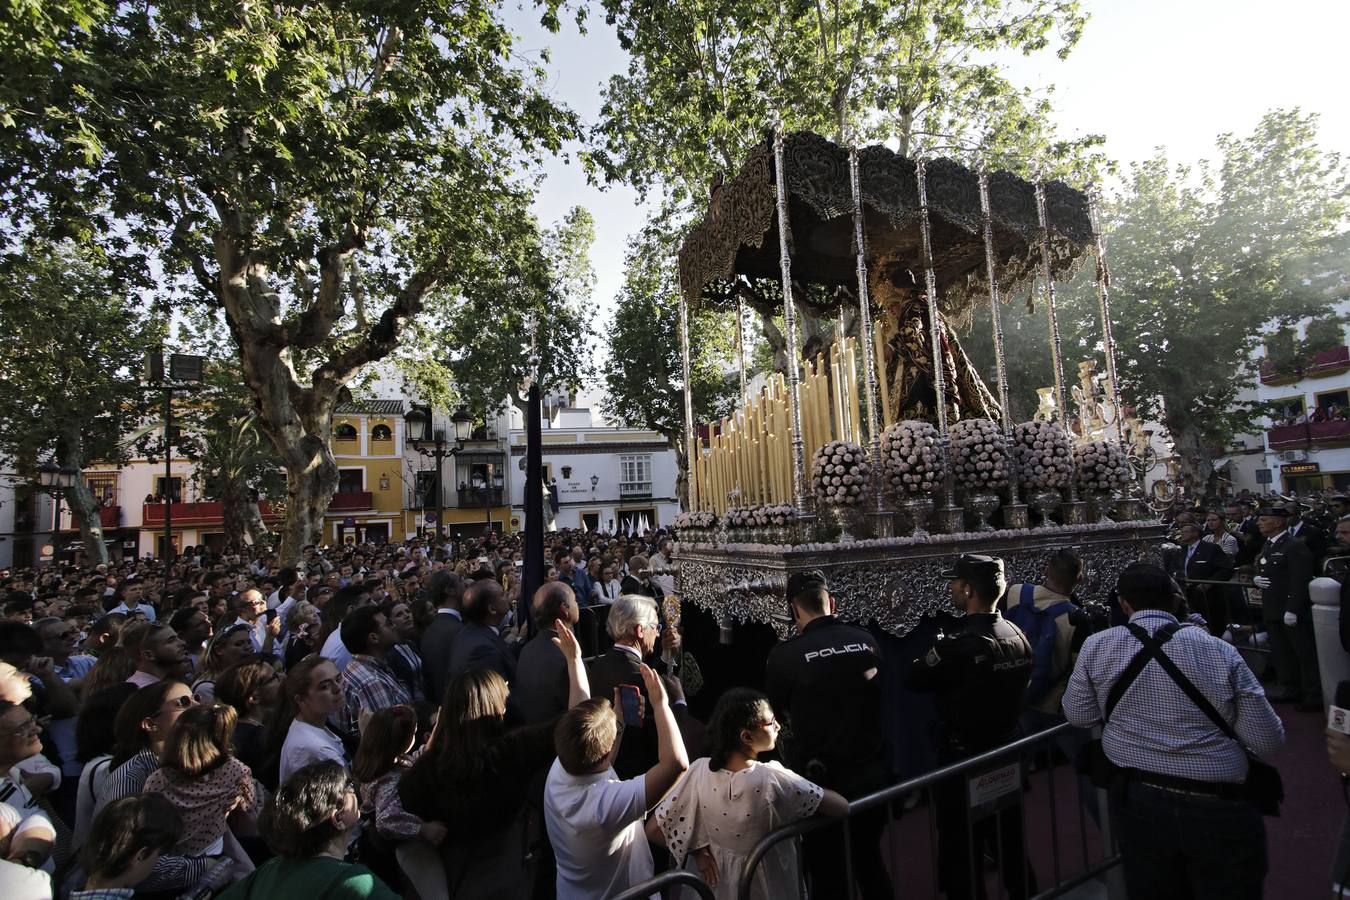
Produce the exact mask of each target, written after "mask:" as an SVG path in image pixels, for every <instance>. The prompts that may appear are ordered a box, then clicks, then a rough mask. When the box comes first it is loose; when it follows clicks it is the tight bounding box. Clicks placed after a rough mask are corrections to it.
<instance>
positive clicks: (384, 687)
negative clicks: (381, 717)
mask: <svg viewBox="0 0 1350 900" xmlns="http://www.w3.org/2000/svg"><path fill="white" fill-rule="evenodd" d="M342 693H343V694H345V695H346V698H347V699H346V702H344V703H343V705H342V709H341V710H340V711H339V712H338V716H337V724H338V730H339V732H341V733H342V734H345V735H348V736H349V737H356V736H357V732H358V728H357V724H358V722H359V721H360V717H361V710H363V709H368V710H370V711H371V712H375V711H376V710H380V709H388V708H389V707H391V706H400V705H402V706H410V705H412V697H411V696H409V694H408V689H407V688H406V687H404V686H403V683H402V682H401V681H399V680H398V678H396V677H395V676H394V671H393V670H392V669H390V668H389V664H388V663H386V662H385V661H384V660H382V659H376V658H375V657H373V656H367V655H366V654H364V653H358V654H356V655H355V656H353V657H352V661H351V664H350V665H348V666H347V668H346V669H345V670H344V671H343V673H342Z"/></svg>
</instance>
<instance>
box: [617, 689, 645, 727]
mask: <svg viewBox="0 0 1350 900" xmlns="http://www.w3.org/2000/svg"><path fill="white" fill-rule="evenodd" d="M641 697H642V694H641V693H640V692H639V691H638V687H637V685H635V684H621V685H619V705H620V706H621V707H622V708H623V724H625V725H636V726H638V727H639V728H640V727H642V711H641Z"/></svg>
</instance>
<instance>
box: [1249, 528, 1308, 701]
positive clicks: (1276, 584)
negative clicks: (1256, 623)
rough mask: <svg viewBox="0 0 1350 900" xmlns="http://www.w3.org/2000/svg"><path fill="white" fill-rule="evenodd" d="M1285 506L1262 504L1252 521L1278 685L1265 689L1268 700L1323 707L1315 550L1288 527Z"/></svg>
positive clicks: (1263, 613)
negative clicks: (1312, 592) (1312, 591)
mask: <svg viewBox="0 0 1350 900" xmlns="http://www.w3.org/2000/svg"><path fill="white" fill-rule="evenodd" d="M1289 520H1290V514H1289V507H1288V506H1265V507H1262V508H1261V509H1259V510H1257V511H1256V523H1257V525H1258V527H1260V529H1261V536H1262V537H1264V538H1265V539H1266V542H1265V544H1263V545H1262V547H1261V550H1260V551H1259V552H1258V553H1257V556H1256V570H1257V574H1256V577H1255V578H1253V579H1252V581H1253V582H1254V583H1255V584H1256V586H1257V587H1259V588H1260V589H1261V620H1262V622H1263V623H1264V624H1265V626H1266V636H1267V638H1268V639H1269V642H1270V656H1271V662H1273V663H1275V675H1276V677H1277V678H1278V679H1279V687H1278V688H1276V689H1274V690H1270V691H1266V698H1267V699H1269V700H1270V701H1271V702H1274V703H1280V702H1294V703H1297V704H1298V705H1297V707H1296V708H1297V709H1299V710H1304V711H1317V710H1320V709H1321V708H1322V679H1321V676H1320V674H1319V672H1318V668H1317V640H1316V638H1315V637H1314V636H1313V627H1312V600H1311V598H1310V597H1309V596H1308V582H1310V581H1312V579H1313V554H1312V552H1311V551H1310V550H1309V549H1308V546H1307V545H1306V544H1304V543H1303V541H1301V540H1299V539H1298V538H1297V537H1295V536H1294V534H1293V532H1292V531H1291V530H1290V528H1289Z"/></svg>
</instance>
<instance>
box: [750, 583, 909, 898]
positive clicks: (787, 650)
mask: <svg viewBox="0 0 1350 900" xmlns="http://www.w3.org/2000/svg"><path fill="white" fill-rule="evenodd" d="M787 595H788V605H789V608H790V610H791V612H792V619H793V621H794V622H795V623H796V626H797V635H796V637H793V638H790V639H789V640H786V641H784V642H783V643H781V644H779V645H778V646H776V647H774V648H773V651H772V652H770V654H769V660H768V664H767V671H766V673H765V693H767V694H768V696H769V702H770V703H772V704H773V708H774V710H775V711H776V712H777V713H778V715H779V716H780V717H781V716H786V718H787V725H788V728H789V729H790V731H791V735H790V739H789V740H786V741H785V742H784V746H783V752H784V756H785V757H786V759H787V761H788V764H789V765H790V766H791V767H792V768H793V769H795V770H796V771H797V772H799V773H800V774H802V775H804V776H806V777H807V778H810V779H811V780H812V781H814V782H816V783H817V784H819V785H821V786H822V787H827V788H830V789H832V790H835V791H838V792H839V793H841V794H843V795H844V796H845V797H848V798H849V799H854V798H857V797H860V796H862V795H864V794H868V793H871V792H872V791H875V790H880V789H881V788H883V787H885V786H886V784H887V782H888V777H887V776H888V773H887V771H886V766H885V761H884V759H885V757H884V754H883V746H882V736H881V651H880V648H879V647H878V646H877V643H876V641H875V640H874V639H873V638H872V635H870V634H868V633H867V632H866V631H864V630H862V629H861V628H855V627H854V626H852V625H846V624H844V623H843V622H840V621H839V620H838V619H836V618H835V615H834V612H835V607H834V598H832V597H831V596H830V593H829V589H828V587H827V585H826V583H825V576H824V575H822V574H821V573H820V572H817V571H811V572H805V573H794V574H793V575H792V576H791V577H790V578H789V579H788V586H787ZM885 826H886V810H885V807H884V806H883V807H879V808H875V809H872V810H868V811H867V812H865V813H862V814H860V815H858V816H856V817H855V818H854V819H853V820H852V821H851V822H850V829H851V834H852V838H853V875H854V880H855V882H856V884H857V886H858V888H859V889H860V890H861V892H862V896H863V897H864V898H865V900H871V898H890V897H891V896H892V892H891V883H890V878H889V877H888V876H887V874H886V869H885V866H884V864H883V863H882V859H881V847H880V841H881V832H882V830H883V829H884V828H885ZM843 841H844V837H843V829H842V827H841V826H831V827H829V828H826V829H822V830H818V831H815V832H812V833H811V834H808V835H807V836H806V837H805V839H804V844H803V853H804V856H805V862H806V870H807V873H808V875H809V876H810V878H811V887H812V896H815V897H850V896H852V891H851V890H850V889H849V888H848V887H847V886H846V885H845V884H844V846H843Z"/></svg>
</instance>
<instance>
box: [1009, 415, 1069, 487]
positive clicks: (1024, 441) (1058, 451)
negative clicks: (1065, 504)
mask: <svg viewBox="0 0 1350 900" xmlns="http://www.w3.org/2000/svg"><path fill="white" fill-rule="evenodd" d="M1012 436H1013V452H1015V453H1016V454H1017V480H1018V481H1019V482H1021V484H1022V486H1023V487H1025V488H1027V489H1028V490H1034V491H1042V490H1055V489H1057V488H1064V487H1068V486H1069V481H1070V480H1071V479H1072V478H1073V444H1072V442H1070V440H1069V435H1068V434H1067V433H1066V432H1065V431H1064V429H1063V428H1060V427H1059V426H1058V425H1056V424H1055V423H1054V422H1037V421H1032V422H1023V423H1022V424H1021V425H1018V426H1016V427H1015V428H1013V435H1012Z"/></svg>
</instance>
